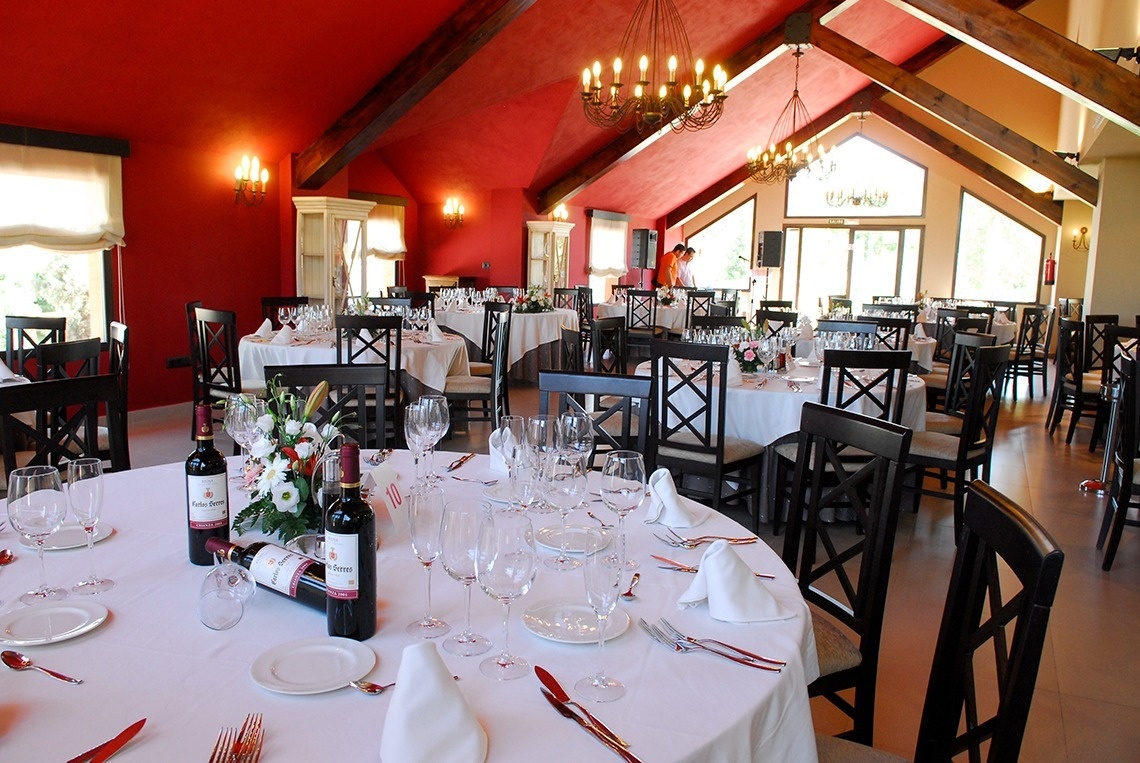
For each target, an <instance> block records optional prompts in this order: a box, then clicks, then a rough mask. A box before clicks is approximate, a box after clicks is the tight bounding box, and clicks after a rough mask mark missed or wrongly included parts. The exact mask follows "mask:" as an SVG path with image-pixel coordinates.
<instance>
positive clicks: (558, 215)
mask: <svg viewBox="0 0 1140 763" xmlns="http://www.w3.org/2000/svg"><path fill="white" fill-rule="evenodd" d="M550 219H551V220H556V221H557V222H560V223H564V222H566V221H567V220H568V219H570V211H569V210H567V209H566V205H565V204H559V205H558V206H557V207H555V208H554V211H553V212H551V213H550Z"/></svg>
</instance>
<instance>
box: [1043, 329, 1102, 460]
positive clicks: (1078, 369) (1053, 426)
mask: <svg viewBox="0 0 1140 763" xmlns="http://www.w3.org/2000/svg"><path fill="white" fill-rule="evenodd" d="M1084 335H1085V324H1084V323H1082V322H1081V321H1077V320H1070V319H1069V318H1062V319H1061V320H1060V321H1058V331H1057V375H1056V376H1055V377H1054V379H1053V400H1052V402H1051V403H1050V406H1049V415H1048V416H1047V417H1046V419H1045V428H1046V429H1048V430H1049V434H1050V435H1052V434H1053V433H1054V432H1056V431H1057V427H1058V426H1060V425H1061V418H1062V417H1063V416H1064V415H1065V411H1066V410H1067V411H1069V429H1068V431H1067V432H1066V433H1065V442H1066V443H1071V442H1072V441H1073V434H1074V433H1075V432H1076V431H1077V422H1078V421H1080V420H1081V416H1082V415H1084V414H1085V413H1092V414H1093V415H1094V416H1095V415H1096V413H1097V411H1098V410H1099V408H1100V372H1099V371H1097V372H1089V373H1086V369H1085V365H1084V363H1085V351H1084ZM1095 442H1096V440H1095V439H1094V440H1093V443H1094V446H1095Z"/></svg>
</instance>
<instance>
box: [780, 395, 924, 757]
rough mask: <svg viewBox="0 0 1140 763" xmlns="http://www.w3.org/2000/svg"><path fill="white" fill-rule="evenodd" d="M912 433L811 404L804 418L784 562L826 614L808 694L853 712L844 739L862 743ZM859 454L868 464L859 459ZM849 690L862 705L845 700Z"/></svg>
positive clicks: (816, 624) (870, 713)
mask: <svg viewBox="0 0 1140 763" xmlns="http://www.w3.org/2000/svg"><path fill="white" fill-rule="evenodd" d="M911 435H912V432H911V430H910V429H908V428H907V427H904V426H900V425H898V424H892V423H890V422H887V421H882V420H879V419H876V418H873V417H870V416H863V415H860V414H857V413H853V412H852V411H847V410H842V409H840V408H833V407H831V406H827V405H821V404H819V403H811V402H808V403H804V406H803V411H802V413H801V417H800V431H799V434H798V436H797V442H796V445H797V448H796V450H797V454H798V455H797V457H796V461H795V478H794V484H793V487H792V496H793V498H792V501H791V507H790V510H789V512H788V537H787V538H786V539H785V541H784V552H783V559H784V564H786V565H788V568H789V569H790V570H792V572H793V573H794V574H795V576H796V578H797V580H798V581H799V588H800V593H801V594H803V597H804V600H805V601H807V602H809V603H810V604H812V605H814V606H815V607H817V608H818V609H820V610H822V611H823V612H824V614H825V615H826V616H816V615H815V614H814V612H813V614H812V627H813V629H814V631H815V643H816V648H817V651H818V656H819V670H820V676H819V678H817V679H816V680H815V681H813V682H812V683H811V684H810V685H809V686H808V693H809V694H810V695H811V696H813V697H814V696H822V697H826V698H827V699H828V700H829V701H830V702H831V703H832V704H834V705H835V706H836V707H838V708H839V709H840V710H842V711H843V712H844V713H846V714H847V715H848V716H849V717H850V718H851V719H852V721H853V722H854V728H853V729H852V730H851V731H850V732H849V733H848V734H847V735H846V736H847V738H848V739H852V740H854V741H856V742H859V743H860V744H867V745H869V744H872V742H873V741H874V723H875V687H876V681H875V678H876V675H877V673H878V667H879V644H880V640H881V636H882V630H883V616H884V613H885V611H886V605H887V584H888V582H889V580H890V571H891V556H892V551H893V548H894V540H895V529H896V527H897V526H898V516H899V502H900V500H901V498H902V481H903V473H904V470H903V468H902V463H903V462H904V461H905V460H906V456H907V453H908V449H909V446H910V440H911ZM852 450H856V451H858V452H859V453H860V456H861V457H860V458H859V459H857V460H853V459H851V458H850V457H849V455H848V454H850V453H851V452H852ZM841 507H842V508H847V509H849V510H853V511H854V512H855V516H856V519H857V521H858V523H859V527H861V528H862V530H863V533H862V534H861V535H855V536H853V538H852V535H851V533H848V532H835V525H834V523H833V522H834V521H833V515H834V512H835V510H836V509H838V508H841ZM801 533H802V535H803V538H802V542H801V538H800V536H801ZM847 538H852V540H851V541H850V542H847V541H846V540H845V539H847ZM801 547H802V553H801ZM849 689H854V691H855V697H854V701H848V700H847V699H846V698H845V697H843V696H841V695H840V694H839V692H841V691H846V690H849Z"/></svg>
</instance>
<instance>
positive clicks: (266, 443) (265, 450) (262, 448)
mask: <svg viewBox="0 0 1140 763" xmlns="http://www.w3.org/2000/svg"><path fill="white" fill-rule="evenodd" d="M275 447H276V446H275V445H274V444H273V440H271V439H269V438H268V437H265V436H264V435H263V436H262V437H261V438H259V439H258V440H257V441H256V442H254V443H252V444H251V445H250V446H249V454H250V455H251V456H253V457H254V458H266V457H268V456H269V455H271V454H272V453H273V450H274V448H275Z"/></svg>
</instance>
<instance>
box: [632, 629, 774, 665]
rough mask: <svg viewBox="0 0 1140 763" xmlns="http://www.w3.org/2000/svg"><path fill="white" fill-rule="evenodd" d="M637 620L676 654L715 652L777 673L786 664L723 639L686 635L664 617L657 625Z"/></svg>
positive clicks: (729, 658)
mask: <svg viewBox="0 0 1140 763" xmlns="http://www.w3.org/2000/svg"><path fill="white" fill-rule="evenodd" d="M637 622H638V625H640V626H641V628H642V630H644V631H645V632H646V633H648V634H649V637H650V638H652V639H653V640H654V641H656V642H657V643H658V644H661V645H662V646H665V647H666V648H669V649H672V650H673V651H674V652H677V653H678V654H686V653H688V652H693V651H704V652H708V653H709V654H715V655H716V656H717V657H723V658H724V659H726V660H729V661H730V662H735V663H736V664H738V665H744V666H745V667H749V668H756V669H757V670H764V671H767V672H769V673H779V672H780V671H781V670H782V669H783V667H784V665H786V664H787V663H786V662H785V661H784V660H776V659H772V658H771V657H764V656H762V655H759V654H754V653H752V652H749V651H747V650H744V649H741V648H740V647H736V646H733V645H731V644H726V643H725V642H723V641H717V640H716V639H710V638H701V639H698V638H693V637H691V636H686V635H685V634H683V633H681V632H680V631H679V630H677V629H676V628H674V627H673V626H672V625H670V624H669V621H668V620H666V619H664V618H662V619H661V621H660V624H659V625H650V624H649V623H647V622H646V621H645V618H638V621H637Z"/></svg>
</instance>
